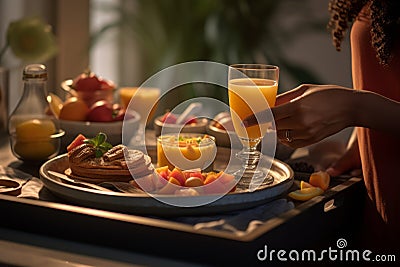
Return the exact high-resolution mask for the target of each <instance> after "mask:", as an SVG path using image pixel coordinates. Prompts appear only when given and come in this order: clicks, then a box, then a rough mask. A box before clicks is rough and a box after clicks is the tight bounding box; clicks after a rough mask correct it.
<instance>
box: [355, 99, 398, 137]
mask: <svg viewBox="0 0 400 267" xmlns="http://www.w3.org/2000/svg"><path fill="white" fill-rule="evenodd" d="M356 96H357V97H356V98H357V99H356V104H355V107H356V116H355V121H354V124H355V125H354V126H359V127H365V128H370V129H374V130H378V131H383V132H386V133H390V134H395V135H399V134H400V123H399V120H400V103H399V102H397V101H394V100H391V99H389V98H386V97H384V96H382V95H379V94H376V93H373V92H369V91H356Z"/></svg>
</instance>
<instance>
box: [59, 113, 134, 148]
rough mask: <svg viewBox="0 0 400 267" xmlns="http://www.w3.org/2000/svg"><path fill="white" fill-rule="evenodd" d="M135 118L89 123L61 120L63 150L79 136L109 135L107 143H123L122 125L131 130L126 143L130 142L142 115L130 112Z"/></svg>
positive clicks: (126, 132)
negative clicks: (63, 132) (63, 133)
mask: <svg viewBox="0 0 400 267" xmlns="http://www.w3.org/2000/svg"><path fill="white" fill-rule="evenodd" d="M129 114H130V115H132V116H133V117H132V118H130V119H126V120H124V121H116V122H89V121H68V120H60V128H61V129H63V130H64V131H65V135H64V136H63V138H62V140H61V150H63V149H64V151H65V150H66V147H67V146H68V145H69V144H70V143H71V142H72V141H73V140H74V139H75V137H76V136H77V135H78V134H83V135H84V136H85V137H87V138H92V137H95V136H96V135H97V134H98V133H99V132H103V133H105V134H106V135H107V142H109V143H111V144H112V145H118V144H121V143H122V125H124V127H127V129H129V130H125V131H124V133H125V134H126V136H124V142H127V141H128V140H130V139H131V138H132V137H133V136H134V135H135V134H136V132H137V130H138V128H139V121H140V115H139V113H137V112H136V111H129Z"/></svg>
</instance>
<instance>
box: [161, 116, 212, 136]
mask: <svg viewBox="0 0 400 267" xmlns="http://www.w3.org/2000/svg"><path fill="white" fill-rule="evenodd" d="M162 117H163V116H159V117H157V118H155V119H154V131H155V134H156V137H158V136H160V135H161V132H162V133H163V134H172V133H175V134H177V133H201V134H204V133H207V125H208V119H206V118H202V119H197V123H192V124H186V125H184V124H172V123H163V122H162V121H161V118H162Z"/></svg>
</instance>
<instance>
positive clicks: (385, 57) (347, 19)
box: [327, 0, 400, 65]
mask: <svg viewBox="0 0 400 267" xmlns="http://www.w3.org/2000/svg"><path fill="white" fill-rule="evenodd" d="M367 4H368V5H370V17H371V25H372V27H371V44H372V47H373V48H374V49H375V51H376V56H377V58H378V60H379V62H380V63H381V64H382V65H387V64H388V63H389V62H390V60H391V52H392V48H393V46H394V43H395V41H396V39H397V35H398V34H397V33H398V32H399V28H398V27H399V22H400V12H399V10H400V9H399V8H400V1H399V0H330V1H329V8H328V9H329V12H330V15H331V17H330V20H329V22H328V26H327V28H328V30H330V32H331V35H332V41H333V45H334V46H335V47H336V50H338V51H340V45H341V43H342V41H343V38H344V34H345V32H346V30H347V29H348V28H349V25H350V24H351V23H353V22H354V20H355V19H356V17H357V15H358V14H359V13H360V11H361V9H362V8H363V7H364V6H365V5H367Z"/></svg>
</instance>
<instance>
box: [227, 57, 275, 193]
mask: <svg viewBox="0 0 400 267" xmlns="http://www.w3.org/2000/svg"><path fill="white" fill-rule="evenodd" d="M278 82H279V67H277V66H273V65H264V64H235V65H231V66H229V73H228V96H229V107H230V112H231V117H232V122H233V126H234V128H235V132H236V134H237V135H238V137H239V139H240V140H241V142H242V145H243V148H242V150H241V151H240V152H238V153H236V157H238V158H239V159H240V160H241V161H242V164H243V166H242V168H241V169H240V170H238V171H237V172H235V175H237V176H240V180H239V184H238V185H239V186H243V187H246V186H248V185H249V184H250V182H251V180H252V179H256V180H260V179H261V181H262V182H261V183H260V184H261V185H267V184H270V183H272V182H273V178H272V177H271V176H268V175H267V173H264V171H263V170H262V169H261V168H258V162H259V161H260V157H261V152H259V151H258V150H257V145H258V144H259V143H260V141H261V139H262V138H263V136H264V135H265V134H266V132H267V130H268V128H269V125H268V124H267V123H260V124H258V125H254V126H250V127H245V126H244V125H243V124H242V120H243V119H244V118H246V117H247V116H250V115H252V114H256V113H257V114H260V113H258V112H260V111H263V110H266V109H267V108H268V106H269V107H273V106H274V105H275V100H276V95H277V91H278ZM263 121H266V120H263Z"/></svg>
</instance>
